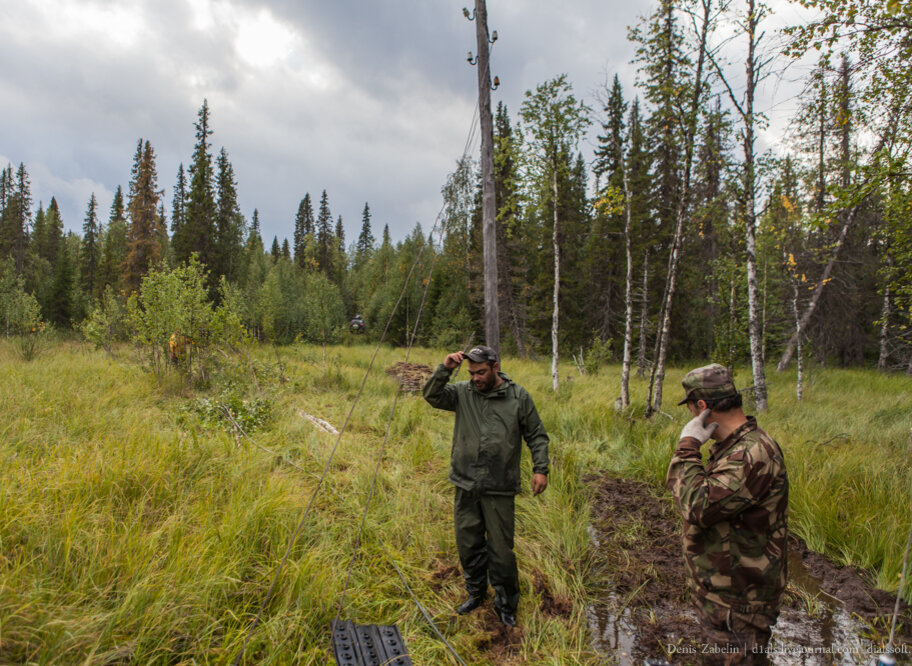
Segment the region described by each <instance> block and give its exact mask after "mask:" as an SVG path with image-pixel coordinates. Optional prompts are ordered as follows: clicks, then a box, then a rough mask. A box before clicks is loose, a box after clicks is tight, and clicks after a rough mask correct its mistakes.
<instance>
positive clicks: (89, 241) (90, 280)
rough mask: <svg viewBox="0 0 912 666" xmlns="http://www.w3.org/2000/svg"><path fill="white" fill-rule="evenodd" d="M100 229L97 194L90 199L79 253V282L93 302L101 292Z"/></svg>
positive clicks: (83, 224)
mask: <svg viewBox="0 0 912 666" xmlns="http://www.w3.org/2000/svg"><path fill="white" fill-rule="evenodd" d="M98 237H99V229H98V200H97V199H95V193H94V192H93V193H92V196H91V197H90V198H89V205H88V208H86V216H85V220H84V221H83V223H82V248H81V250H80V252H79V280H80V287H81V288H82V292H83V294H85V297H86V298H87V299H88V300H89V301H92V300H94V299H95V298H96V297H97V296H100V292H99V291H97V287H98V284H97V278H98V266H99V259H100V254H101V251H100V250H101V248H100V243H99V239H98Z"/></svg>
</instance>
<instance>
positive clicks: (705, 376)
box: [678, 363, 738, 405]
mask: <svg viewBox="0 0 912 666" xmlns="http://www.w3.org/2000/svg"><path fill="white" fill-rule="evenodd" d="M681 385H682V386H683V387H684V390H685V391H686V392H687V395H685V396H684V399H683V400H682V401H681V402H679V403H678V404H679V405H683V404H684V403H685V402H693V401H696V400H720V399H722V398H730V397H733V396H736V395H738V390H737V389H736V388H735V380H734V379H732V376H731V373H730V372H729V371H728V368H726V367H725V366H724V365H719V364H718V363H711V364H710V365H704V366H703V367H702V368H696V369H695V370H691V371H690V372H688V373H687V374H686V375H684V380H683V381H682V382H681Z"/></svg>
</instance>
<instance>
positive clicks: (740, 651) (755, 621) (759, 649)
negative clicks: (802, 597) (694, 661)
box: [696, 599, 779, 666]
mask: <svg viewBox="0 0 912 666" xmlns="http://www.w3.org/2000/svg"><path fill="white" fill-rule="evenodd" d="M696 607H697V615H698V616H699V618H700V624H701V625H702V628H703V643H704V645H703V654H702V656H703V663H704V664H713V665H716V664H724V665H725V666H729V665H733V664H738V665H739V666H762V665H766V664H769V663H770V661H769V655H768V652H767V651H768V649H769V641H770V638H771V637H772V634H773V625H774V624H776V620H777V619H778V616H779V612H778V610H776V611H775V612H770V613H738V612H736V611H734V610H732V609H731V608H727V607H724V606H719V605H717V604H714V603H712V602H711V601H707V600H705V599H700V600H698V601H697V603H696Z"/></svg>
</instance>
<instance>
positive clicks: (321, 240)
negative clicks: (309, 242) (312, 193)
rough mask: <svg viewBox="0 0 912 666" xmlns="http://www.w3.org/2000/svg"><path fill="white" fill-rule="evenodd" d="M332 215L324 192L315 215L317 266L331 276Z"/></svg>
mask: <svg viewBox="0 0 912 666" xmlns="http://www.w3.org/2000/svg"><path fill="white" fill-rule="evenodd" d="M332 221H333V220H332V213H331V212H330V211H329V197H327V196H326V190H323V194H322V195H320V211H319V212H318V213H317V266H318V267H319V269H320V270H321V271H322V272H323V273H325V274H327V275H331V274H332V255H333V244H334V243H333V231H332Z"/></svg>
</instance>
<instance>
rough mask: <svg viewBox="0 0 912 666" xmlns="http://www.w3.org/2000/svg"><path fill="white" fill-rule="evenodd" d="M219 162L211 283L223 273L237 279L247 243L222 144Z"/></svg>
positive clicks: (213, 284) (230, 279)
mask: <svg viewBox="0 0 912 666" xmlns="http://www.w3.org/2000/svg"><path fill="white" fill-rule="evenodd" d="M217 164H218V181H217V182H218V211H217V217H216V239H215V240H216V247H215V250H216V252H215V255H216V265H215V266H214V267H213V271H212V273H210V276H209V279H210V281H211V282H212V285H211V286H212V287H215V286H216V285H217V284H218V279H219V276H222V275H224V276H225V277H226V278H227V279H228V280H229V281H230V282H235V281H236V280H237V279H238V274H239V271H240V268H241V252H242V250H243V243H244V231H245V223H244V217H243V216H242V215H241V210H240V207H239V206H238V201H237V182H236V180H235V177H234V167H232V166H231V162H230V161H229V159H228V152H227V151H226V150H225V149H224V148H222V149H221V151H219V156H218V159H217Z"/></svg>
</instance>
